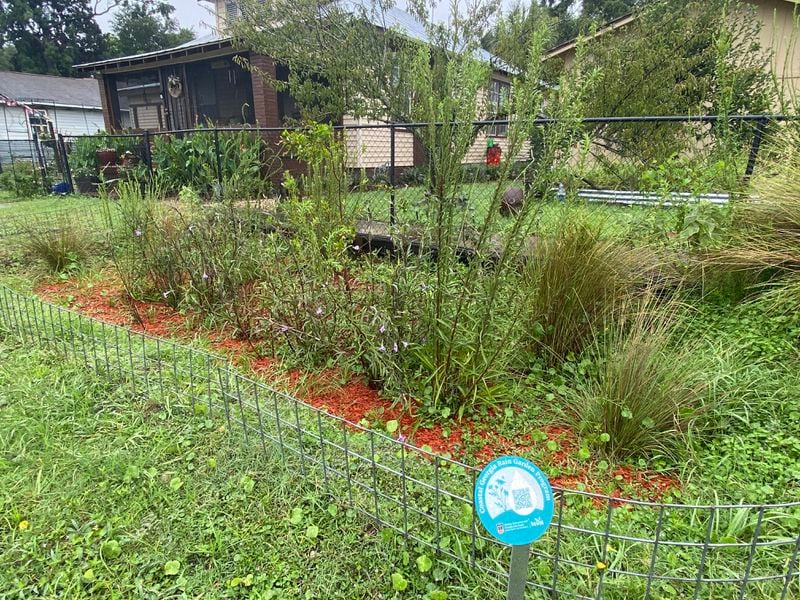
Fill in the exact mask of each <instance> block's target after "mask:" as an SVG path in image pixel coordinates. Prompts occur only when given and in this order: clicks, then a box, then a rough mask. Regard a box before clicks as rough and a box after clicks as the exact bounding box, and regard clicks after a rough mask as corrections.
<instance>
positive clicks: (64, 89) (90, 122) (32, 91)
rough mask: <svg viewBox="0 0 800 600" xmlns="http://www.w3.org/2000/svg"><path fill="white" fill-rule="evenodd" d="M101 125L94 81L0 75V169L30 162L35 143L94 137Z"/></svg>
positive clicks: (101, 114)
mask: <svg viewBox="0 0 800 600" xmlns="http://www.w3.org/2000/svg"><path fill="white" fill-rule="evenodd" d="M103 124H104V123H103V112H102V109H101V106H100V93H99V91H98V89H97V82H96V81H94V80H93V79H74V78H71V77H56V76H53V75H37V74H33V73H17V72H14V71H0V166H1V165H3V164H9V163H11V162H13V161H15V160H33V159H34V157H36V156H37V147H36V146H35V142H34V140H40V141H41V140H47V139H52V138H54V137H55V136H56V135H58V134H59V133H60V134H63V135H80V134H87V133H95V132H96V131H97V130H98V129H102V128H103ZM38 154H40V152H39V153H38Z"/></svg>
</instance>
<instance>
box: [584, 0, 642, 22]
mask: <svg viewBox="0 0 800 600" xmlns="http://www.w3.org/2000/svg"><path fill="white" fill-rule="evenodd" d="M638 4H642V0H583V8H582V14H583V16H584V17H587V18H588V19H590V20H592V21H597V22H600V23H606V22H608V21H611V20H613V19H618V18H619V17H621V16H623V15H626V14H628V13H629V12H631V11H632V10H633V9H634V8H635V7H636V5H638Z"/></svg>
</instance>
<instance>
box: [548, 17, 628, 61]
mask: <svg viewBox="0 0 800 600" xmlns="http://www.w3.org/2000/svg"><path fill="white" fill-rule="evenodd" d="M634 20H636V15H634V14H633V13H628V14H625V15H622V16H621V17H617V18H616V19H612V20H611V21H609V22H608V23H605V24H604V25H603V26H601V27H599V28H598V29H597V30H596V31H595V32H594V33H593V34H592V35H590V36H587V37H586V39H590V40H592V39H595V38H598V37H600V36H601V35H605V34H606V33H608V32H610V31H616V30H617V29H619V28H620V27H625V25H627V24H628V23H631V22H632V21H634ZM577 45H578V38H575V39H574V40H569V41H566V42H563V43H561V44H559V45H558V46H554V47H553V48H550V50H548V51H547V52H545V54H544V58H545V59H548V58H555V57H557V56H561V55H562V54H564V53H565V52H569V51H570V50H572V49H573V48H575V46H577Z"/></svg>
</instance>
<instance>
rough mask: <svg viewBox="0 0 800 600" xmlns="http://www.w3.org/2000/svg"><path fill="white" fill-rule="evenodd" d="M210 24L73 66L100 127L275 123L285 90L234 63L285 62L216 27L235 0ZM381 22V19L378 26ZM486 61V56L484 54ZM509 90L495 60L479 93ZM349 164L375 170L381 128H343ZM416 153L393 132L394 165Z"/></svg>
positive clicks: (276, 72) (397, 22) (409, 140)
mask: <svg viewBox="0 0 800 600" xmlns="http://www.w3.org/2000/svg"><path fill="white" fill-rule="evenodd" d="M215 13H216V25H217V28H216V31H215V32H214V33H211V34H209V35H206V36H204V37H201V38H198V39H195V40H192V41H190V42H187V43H185V44H182V45H180V46H177V47H175V48H168V49H165V50H158V51H155V52H147V53H143V54H137V55H135V56H124V57H120V58H113V59H108V60H102V61H97V62H92V63H86V64H81V65H76V66H75V69H76V70H77V71H79V72H81V73H87V74H88V73H91V74H93V75H94V76H95V78H96V79H97V82H98V85H99V87H100V99H101V103H102V107H103V118H104V122H105V127H106V129H107V130H109V131H112V130H120V129H132V130H134V131H143V130H149V131H159V130H173V131H174V130H181V129H190V128H193V127H196V126H197V125H198V124H201V123H204V122H206V121H211V122H213V123H215V124H217V125H218V126H236V125H258V126H259V127H267V128H280V127H282V126H284V125H285V123H286V121H287V119H290V118H294V117H296V116H297V109H296V106H295V103H294V101H293V99H292V97H291V95H290V94H289V93H288V92H278V91H276V90H275V89H274V88H272V87H271V86H270V85H269V84H268V83H267V82H266V81H265V80H264V79H263V78H261V77H258V76H255V77H253V76H251V73H250V71H248V70H247V69H243V68H242V67H241V66H240V65H239V64H238V62H237V57H239V56H241V57H243V58H245V59H247V61H248V62H249V63H250V64H252V65H253V66H254V67H255V68H256V69H257V70H258V71H260V72H262V73H266V74H267V75H269V76H270V77H273V78H275V79H276V80H278V81H286V80H287V79H288V69H286V68H285V67H283V66H282V65H280V64H277V63H276V62H275V61H274V60H272V58H270V57H268V56H263V55H259V54H256V53H254V52H248V51H242V50H237V49H235V48H234V47H233V43H232V40H231V38H230V37H227V36H226V35H225V34H224V31H225V24H226V22H227V20H229V19H234V18H236V16H237V15H238V8H237V4H236V2H232V1H225V0H216V3H215ZM386 17H387V21H388V26H389V27H393V28H397V29H400V30H401V31H404V32H405V33H407V34H408V35H409V36H410V37H412V38H414V39H418V40H420V41H422V42H427V41H428V39H427V35H426V32H425V28H424V27H423V26H422V25H421V24H420V23H419V22H418V21H417V20H416V19H415V18H414V17H412V16H411V15H410V14H408V13H406V12H404V11H402V10H400V9H397V8H390V9H388V11H387V13H386ZM385 24H386V23H384V25H385ZM483 58H485V59H486V60H487V61H492V60H493V58H492V57H491V55H489V54H488V53H485V56H483ZM509 89H510V78H509V76H508V73H507V72H506V71H505V70H504V69H503V68H502V66H498V68H497V69H496V70H495V71H494V74H493V76H492V81H491V82H490V85H489V90H488V91H487V93H488V94H489V95H490V98H491V99H492V100H493V101H496V102H497V103H498V104H499V103H500V102H501V101H502V99H503V98H505V97H507V95H508V91H509ZM341 122H342V124H344V125H363V124H365V121H363V120H361V119H355V118H353V117H350V116H348V115H343V117H342V121H341ZM490 134H491V135H493V136H494V137H496V138H497V143H498V144H499V145H501V146H502V145H503V136H504V135H505V131H504V129H503V127H502V126H496V127H494V128H493V129H492V130H491V131H488V132H484V133H483V134H481V136H479V138H478V139H477V140H476V143H475V146H474V148H475V151H474V152H473V153H472V154H474V155H475V156H476V157H477V158H478V160H481V159H482V157H483V154H484V153H485V148H486V145H487V139H486V138H487V136H488V135H490ZM346 135H347V139H346V143H347V147H348V150H349V152H348V156H349V161H350V166H351V167H354V168H365V169H375V168H379V167H383V166H385V165H387V164H388V162H389V159H390V154H391V149H390V132H389V129H388V128H370V129H357V128H354V129H352V130H348V131H347V134H346ZM422 160H423V153H422V151H421V148H420V146H419V143H418V142H417V141H415V136H414V135H413V134H412V133H410V132H409V131H407V130H398V131H396V134H395V165H396V166H399V167H410V166H413V165H416V164H421V161H422Z"/></svg>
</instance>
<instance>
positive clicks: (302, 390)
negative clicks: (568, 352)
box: [34, 281, 679, 504]
mask: <svg viewBox="0 0 800 600" xmlns="http://www.w3.org/2000/svg"><path fill="white" fill-rule="evenodd" d="M34 291H35V292H36V293H37V294H38V295H39V296H41V297H42V298H44V299H46V300H49V301H62V302H63V301H64V300H65V299H66V300H67V301H68V302H67V305H68V306H69V307H70V308H72V309H75V310H78V311H79V312H81V313H83V314H86V315H88V316H91V317H94V318H97V319H100V320H101V321H105V322H107V323H112V324H115V325H124V326H128V327H131V329H133V330H134V331H144V332H146V333H148V334H150V335H153V336H157V337H173V338H174V337H179V338H185V337H187V336H188V335H189V334H191V333H192V331H191V330H190V328H189V327H188V316H187V315H183V314H179V313H177V312H175V311H174V310H172V309H171V308H169V307H168V306H166V305H164V304H161V303H156V302H142V301H134V302H133V303H132V304H133V306H134V307H135V308H136V311H137V312H138V314H139V316H140V317H141V319H142V323H139V322H138V321H137V319H136V318H135V317H134V311H133V308H132V306H131V302H130V301H129V300H128V299H127V298H126V295H125V293H124V290H123V289H122V287H121V286H120V285H118V284H115V283H106V282H102V283H97V284H93V285H79V284H77V283H75V282H72V281H64V282H57V283H49V284H42V285H39V286H38V287H36V288H35V289H34ZM209 337H210V338H211V340H212V343H211V345H212V347H213V348H214V349H215V350H216V351H219V352H223V353H225V354H226V355H228V356H229V357H230V358H231V360H233V361H235V362H236V363H237V364H241V365H242V366H249V368H250V369H251V370H252V371H253V372H255V373H257V374H259V375H260V376H263V377H265V378H267V379H269V380H270V381H271V382H272V383H274V384H276V385H284V384H285V387H286V388H287V389H288V390H291V391H293V392H294V393H295V394H296V395H297V396H298V397H299V398H300V399H301V400H303V401H305V402H307V403H308V404H310V405H312V406H314V407H316V408H320V409H323V410H325V411H327V412H329V413H331V414H333V415H336V416H339V417H342V418H344V419H346V420H347V421H350V422H352V423H361V422H362V421H366V422H367V423H368V424H369V425H370V426H378V427H380V424H383V423H386V422H388V421H391V420H396V421H398V424H399V427H398V430H397V432H396V435H397V436H398V437H399V436H402V437H403V439H405V440H407V441H408V442H409V443H413V444H414V445H416V446H418V447H423V446H427V447H429V448H430V449H431V451H432V452H433V453H436V454H440V455H447V456H451V457H453V458H456V459H463V458H464V457H465V454H466V452H467V448H466V447H465V441H464V433H465V430H466V431H468V432H469V433H470V434H471V435H472V436H473V439H477V440H480V442H482V443H483V445H482V446H481V447H480V448H479V449H478V450H475V451H473V453H472V454H473V458H474V459H476V460H477V464H478V465H485V464H486V463H488V462H489V461H491V460H492V459H494V458H497V457H498V456H503V455H506V454H522V455H525V454H529V453H530V451H531V450H532V449H538V450H541V448H542V446H543V445H544V444H546V443H547V442H548V441H555V442H557V443H558V449H557V450H556V451H553V452H549V462H550V464H551V465H552V466H554V467H558V468H559V470H560V471H567V472H577V473H576V474H569V475H566V474H565V475H558V476H555V477H552V478H551V479H550V482H551V483H552V484H553V485H554V486H556V487H562V488H571V489H584V490H585V491H587V492H593V491H594V492H599V491H600V489H601V482H598V481H596V480H594V478H593V477H592V476H591V475H590V474H589V473H588V472H587V469H586V466H582V465H581V464H580V463H579V462H578V461H577V460H576V453H577V451H578V449H579V447H580V444H579V441H578V438H577V436H576V434H575V432H574V431H573V430H571V429H570V428H568V427H558V426H553V425H549V426H545V427H542V428H541V429H540V430H541V431H543V432H544V433H545V434H546V436H547V440H545V441H533V440H532V438H531V435H530V434H525V435H522V436H520V438H519V439H517V440H510V439H508V438H507V437H505V436H503V435H500V434H498V433H496V432H494V431H489V430H479V429H478V427H477V424H476V423H475V422H471V421H470V422H466V423H459V422H457V421H455V420H454V421H451V422H450V423H447V424H446V426H445V427H443V426H442V425H441V424H437V425H432V426H424V427H423V426H420V424H419V422H418V420H417V418H416V417H415V415H414V414H413V412H412V411H409V410H402V409H400V408H398V407H397V406H394V407H393V406H392V403H391V402H390V401H389V400H386V399H385V398H382V397H381V396H380V394H379V392H378V391H377V390H375V389H373V388H371V387H369V386H368V385H367V384H366V383H364V382H363V381H360V380H355V379H352V380H349V381H346V382H345V383H341V381H340V379H341V377H340V373H339V372H338V371H336V370H333V369H329V370H326V371H323V372H322V373H316V374H309V373H301V372H299V371H293V372H290V373H289V374H288V376H286V378H285V380H284V381H279V377H280V369H279V366H280V365H279V361H278V360H277V359H275V358H272V357H265V356H259V355H258V349H257V347H255V346H254V344H253V343H252V342H250V341H247V340H237V339H231V338H230V337H229V336H227V335H226V334H225V332H213V333H211V334H210V335H209ZM445 434H447V435H445ZM611 475H612V476H613V477H614V479H613V482H614V484H615V486H616V487H615V489H614V490H613V491H612V492H611V493H610V494H609V495H611V496H612V497H617V496H620V495H621V494H622V489H623V488H622V485H623V484H624V489H625V490H626V493H627V494H628V495H630V494H631V492H632V491H634V492H635V494H636V495H637V496H640V497H642V498H647V499H659V498H661V497H663V496H664V494H666V493H667V492H668V491H669V490H670V489H675V488H677V487H678V486H679V482H678V481H677V480H675V479H673V478H670V477H669V476H667V475H662V474H656V473H649V472H644V471H639V470H636V469H633V468H632V467H629V466H618V467H616V468H615V469H614V470H613V471H612V472H611ZM620 504H622V502H620Z"/></svg>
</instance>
